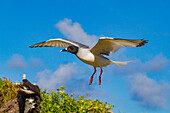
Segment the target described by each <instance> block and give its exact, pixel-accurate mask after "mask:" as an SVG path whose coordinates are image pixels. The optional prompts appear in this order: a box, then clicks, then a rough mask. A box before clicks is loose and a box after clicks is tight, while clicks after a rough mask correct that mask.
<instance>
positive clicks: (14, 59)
mask: <svg viewBox="0 0 170 113" xmlns="http://www.w3.org/2000/svg"><path fill="white" fill-rule="evenodd" d="M41 66H43V63H42V61H41V59H39V58H33V57H32V58H29V59H28V60H26V59H25V57H24V56H23V55H20V54H13V55H12V56H11V57H10V59H9V60H8V61H7V67H8V68H12V69H25V68H38V67H41Z"/></svg>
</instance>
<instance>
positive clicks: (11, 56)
mask: <svg viewBox="0 0 170 113" xmlns="http://www.w3.org/2000/svg"><path fill="white" fill-rule="evenodd" d="M169 6H170V1H169V0H138V1H135V0H128V1H125V0H106V1H102V0H86V1H83V0H74V1H72V0H62V1H59V0H51V1H45V0H41V1H40V0H39V1H38V0H37V1H33V0H29V1H23V0H17V1H12V0H6V1H0V39H1V44H0V77H1V78H2V77H4V76H7V77H8V79H10V80H11V81H13V82H15V81H16V80H17V81H21V80H22V74H23V73H26V74H27V79H29V80H30V81H31V82H35V83H37V84H38V85H40V86H41V87H42V88H47V89H49V90H50V89H56V88H58V87H59V86H61V85H64V86H66V88H67V92H68V93H72V92H75V93H76V94H77V95H86V94H87V93H89V94H90V96H91V97H92V98H93V99H100V100H102V101H107V102H109V103H111V104H114V105H115V108H114V109H113V111H114V112H115V113H116V112H118V110H120V111H121V113H145V112H147V113H168V112H170V65H169V62H170V52H169V49H170V44H169V42H170V29H169V26H170V21H169V20H170V15H169V12H170V7H169ZM101 36H102V37H103V36H109V37H116V38H125V39H141V38H142V39H147V40H149V43H148V44H146V45H145V46H143V47H141V48H124V47H123V48H121V49H119V50H118V51H117V52H116V53H114V54H112V55H111V56H109V58H110V59H112V60H116V61H133V62H131V63H129V64H128V65H125V66H115V65H110V66H108V67H105V68H103V70H104V73H103V75H102V85H101V86H98V75H99V72H100V70H99V69H98V70H97V71H98V72H97V73H96V75H95V76H94V82H93V84H92V85H91V86H89V85H88V83H89V80H90V76H91V74H92V73H93V67H91V66H88V65H86V64H84V63H82V62H81V61H80V60H78V59H77V58H76V56H74V55H72V54H69V53H60V52H59V51H60V49H61V48H36V49H35V48H29V46H30V45H32V44H35V43H38V42H41V41H45V40H48V39H51V38H65V39H70V40H75V41H79V42H81V43H84V44H87V45H91V44H93V43H95V42H96V41H97V40H98V38H99V37H101Z"/></svg>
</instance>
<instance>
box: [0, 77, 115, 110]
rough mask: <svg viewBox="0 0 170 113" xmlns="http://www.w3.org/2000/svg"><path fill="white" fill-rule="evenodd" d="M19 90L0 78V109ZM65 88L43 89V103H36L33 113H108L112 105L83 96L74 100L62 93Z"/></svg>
mask: <svg viewBox="0 0 170 113" xmlns="http://www.w3.org/2000/svg"><path fill="white" fill-rule="evenodd" d="M18 89H19V88H18V87H17V86H16V85H14V83H12V82H10V81H9V80H7V78H5V80H4V81H2V79H1V78H0V92H1V95H0V101H1V102H0V107H1V106H2V105H3V103H5V102H6V101H8V100H10V99H13V98H16V96H17V90H18ZM65 89H66V88H65V87H63V86H61V87H60V89H57V91H56V92H55V91H53V90H52V91H49V92H47V90H46V89H45V90H44V91H42V92H41V94H42V97H43V101H42V103H40V102H38V107H37V109H36V110H35V111H41V112H42V113H90V111H93V112H95V113H101V112H109V110H111V109H112V108H113V107H114V105H111V104H109V103H107V102H106V103H103V102H101V101H99V100H94V101H93V100H92V99H87V98H85V96H79V98H77V99H76V98H74V97H73V96H74V94H71V95H68V94H67V93H64V90H65Z"/></svg>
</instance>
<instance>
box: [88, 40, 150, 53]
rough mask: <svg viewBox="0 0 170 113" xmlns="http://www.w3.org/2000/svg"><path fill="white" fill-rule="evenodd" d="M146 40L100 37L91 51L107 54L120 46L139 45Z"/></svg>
mask: <svg viewBox="0 0 170 113" xmlns="http://www.w3.org/2000/svg"><path fill="white" fill-rule="evenodd" d="M147 41H148V40H143V39H140V40H129V39H118V38H108V37H101V38H100V39H99V41H98V42H97V44H96V45H95V46H94V47H93V48H91V50H90V51H91V52H92V53H94V54H104V55H109V54H110V52H112V53H114V52H116V51H117V50H118V49H119V48H120V47H122V46H124V47H141V46H143V45H144V44H145V43H148V42H147Z"/></svg>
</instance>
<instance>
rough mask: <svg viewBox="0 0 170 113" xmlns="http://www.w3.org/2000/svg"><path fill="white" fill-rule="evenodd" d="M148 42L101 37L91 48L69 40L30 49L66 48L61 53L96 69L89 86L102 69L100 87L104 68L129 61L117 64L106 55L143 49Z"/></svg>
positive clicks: (45, 43) (39, 45) (117, 63)
mask: <svg viewBox="0 0 170 113" xmlns="http://www.w3.org/2000/svg"><path fill="white" fill-rule="evenodd" d="M147 41H148V40H143V39H138V40H130V39H119V38H109V37H101V38H100V39H99V40H98V42H97V44H96V45H95V46H94V47H92V48H89V46H87V45H84V44H81V43H79V42H75V41H71V40H67V39H61V38H58V39H50V40H47V41H44V42H41V43H38V44H34V45H31V46H30V48H36V47H65V49H62V50H61V51H60V52H69V53H72V54H74V55H76V56H77V58H79V59H80V60H81V61H82V62H84V63H86V64H88V65H92V66H93V67H94V73H93V74H92V75H91V78H90V82H89V85H91V84H92V81H93V76H94V74H95V73H96V68H97V67H99V68H100V69H101V72H100V75H99V85H101V75H102V73H103V70H102V67H105V66H108V65H111V64H115V65H119V66H120V65H125V64H127V63H128V62H129V61H126V62H117V61H112V60H110V59H108V58H106V57H105V56H104V55H107V56H109V54H110V53H114V52H116V51H117V50H118V49H119V48H120V47H122V46H124V47H141V46H143V45H144V44H145V43H148V42H147Z"/></svg>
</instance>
